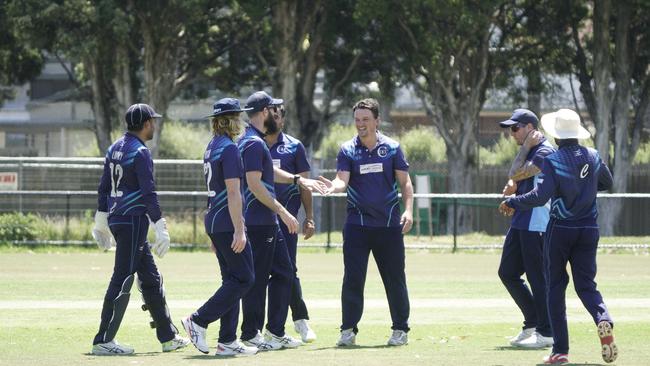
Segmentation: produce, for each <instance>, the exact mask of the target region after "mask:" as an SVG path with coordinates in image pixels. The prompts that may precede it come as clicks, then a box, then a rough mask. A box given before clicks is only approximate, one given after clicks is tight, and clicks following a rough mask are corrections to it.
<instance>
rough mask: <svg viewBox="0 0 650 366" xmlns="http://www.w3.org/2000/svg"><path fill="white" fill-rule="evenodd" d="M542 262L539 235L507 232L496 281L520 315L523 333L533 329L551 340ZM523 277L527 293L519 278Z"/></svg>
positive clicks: (536, 233) (517, 230)
mask: <svg viewBox="0 0 650 366" xmlns="http://www.w3.org/2000/svg"><path fill="white" fill-rule="evenodd" d="M543 258H544V236H543V233H540V232H537V231H528V230H519V229H513V228H510V230H508V234H507V235H506V240H505V242H504V243H503V252H502V253H501V263H500V264H499V278H501V282H503V285H504V286H505V287H506V289H507V290H508V292H509V293H510V296H511V297H512V299H513V300H514V301H515V303H516V304H517V306H518V307H519V309H520V310H521V312H522V313H523V314H524V326H523V329H526V328H537V332H538V333H540V334H541V335H543V336H545V337H551V336H552V335H553V332H552V331H551V324H550V319H549V315H548V307H547V303H546V278H545V276H544V264H543ZM524 273H525V274H526V279H528V283H529V284H530V289H529V288H528V286H526V283H525V282H524V280H523V279H522V278H521V276H522V275H523V274H524ZM531 290H532V292H531Z"/></svg>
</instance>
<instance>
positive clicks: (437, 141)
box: [399, 126, 447, 163]
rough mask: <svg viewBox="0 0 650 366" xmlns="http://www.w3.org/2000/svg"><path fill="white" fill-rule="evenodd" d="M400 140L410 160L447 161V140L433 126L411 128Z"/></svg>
mask: <svg viewBox="0 0 650 366" xmlns="http://www.w3.org/2000/svg"><path fill="white" fill-rule="evenodd" d="M399 142H400V144H401V146H402V149H403V150H404V154H405V155H406V160H408V161H409V162H431V163H444V162H446V161H447V151H446V147H445V142H444V141H443V139H442V138H441V137H440V136H438V134H437V133H436V132H435V131H434V130H433V128H431V127H422V126H418V127H416V128H413V129H410V130H408V131H407V132H406V133H404V134H402V136H400V138H399Z"/></svg>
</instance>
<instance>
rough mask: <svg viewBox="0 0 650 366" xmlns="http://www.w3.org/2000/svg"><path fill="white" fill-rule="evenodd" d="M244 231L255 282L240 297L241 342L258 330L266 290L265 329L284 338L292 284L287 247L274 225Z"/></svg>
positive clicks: (264, 303)
mask: <svg viewBox="0 0 650 366" xmlns="http://www.w3.org/2000/svg"><path fill="white" fill-rule="evenodd" d="M246 230H247V234H248V240H249V242H250V244H251V248H252V249H253V267H254V269H255V282H254V284H253V287H252V288H251V289H250V291H248V293H247V294H246V295H245V296H244V297H243V298H242V313H243V321H242V325H241V339H242V340H249V339H251V338H253V337H255V335H256V334H257V332H258V331H261V330H262V328H263V326H264V313H265V308H266V290H267V287H268V292H269V304H268V306H269V308H268V322H267V325H266V329H268V330H269V331H270V332H271V333H273V334H275V335H276V336H284V323H285V322H286V321H287V314H288V313H289V299H290V296H291V283H292V282H293V268H292V267H291V261H290V260H289V253H288V252H287V245H286V243H285V241H284V238H282V237H281V236H282V232H281V231H280V228H279V227H278V225H259V226H258V225H251V226H247V227H246Z"/></svg>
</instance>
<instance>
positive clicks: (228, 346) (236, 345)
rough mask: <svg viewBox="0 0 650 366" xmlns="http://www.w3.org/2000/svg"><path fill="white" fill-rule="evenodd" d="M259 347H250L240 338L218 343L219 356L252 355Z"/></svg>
mask: <svg viewBox="0 0 650 366" xmlns="http://www.w3.org/2000/svg"><path fill="white" fill-rule="evenodd" d="M257 351H258V349H257V347H249V346H246V345H244V344H241V343H240V342H239V341H238V340H234V341H232V342H230V343H217V353H216V355H217V356H250V355H254V354H256V353H257Z"/></svg>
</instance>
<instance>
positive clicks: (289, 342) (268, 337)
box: [264, 329, 303, 349]
mask: <svg viewBox="0 0 650 366" xmlns="http://www.w3.org/2000/svg"><path fill="white" fill-rule="evenodd" d="M264 340H265V341H266V343H269V344H271V345H273V349H280V348H297V347H300V346H302V345H303V343H302V341H299V340H297V339H295V338H293V337H291V336H289V335H287V334H285V335H283V336H281V337H280V336H276V335H275V334H273V333H271V332H270V331H269V330H268V329H267V330H265V331H264ZM276 347H277V348H276Z"/></svg>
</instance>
